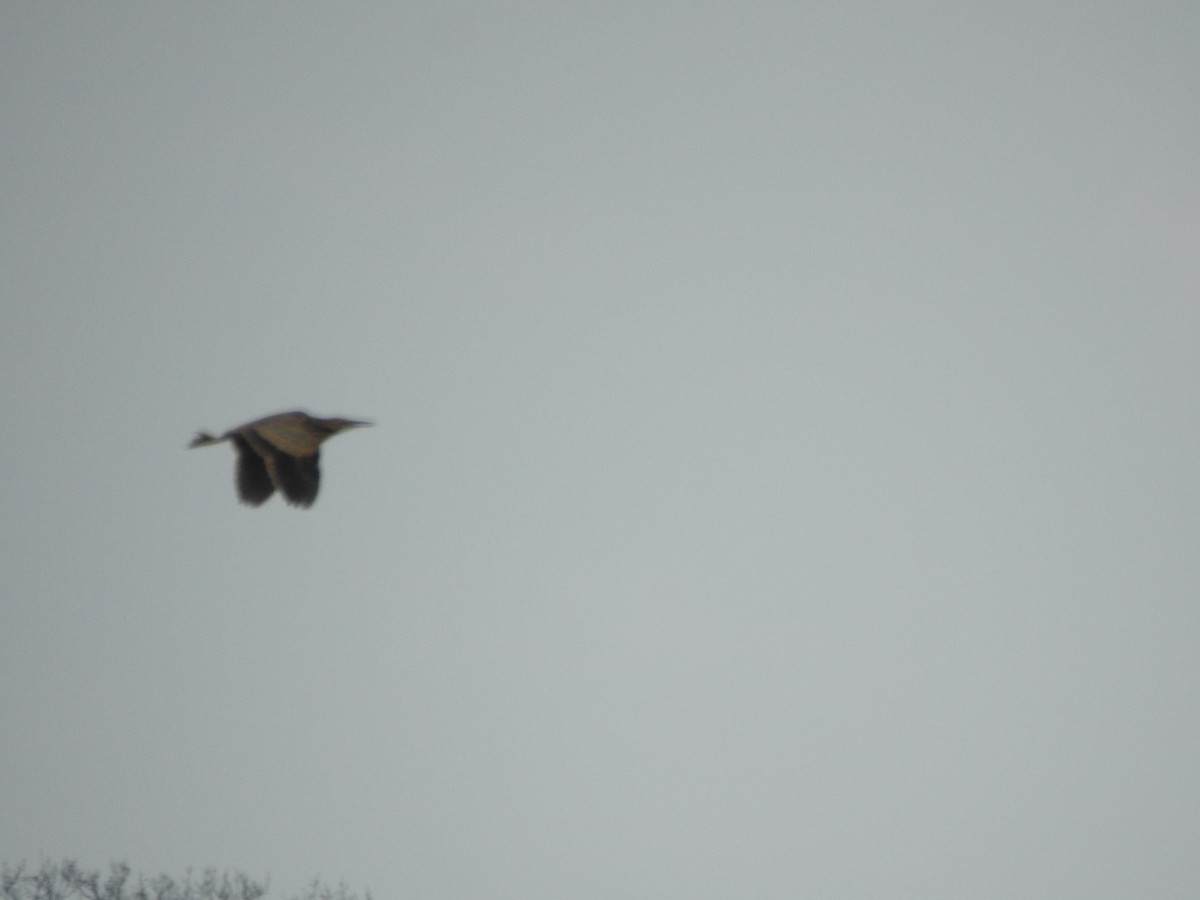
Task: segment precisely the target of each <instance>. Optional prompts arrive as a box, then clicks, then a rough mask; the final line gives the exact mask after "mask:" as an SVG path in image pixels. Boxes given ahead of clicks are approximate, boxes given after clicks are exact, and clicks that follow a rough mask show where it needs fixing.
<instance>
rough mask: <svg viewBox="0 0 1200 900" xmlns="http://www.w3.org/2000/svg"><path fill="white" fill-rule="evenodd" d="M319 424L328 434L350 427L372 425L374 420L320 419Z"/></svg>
mask: <svg viewBox="0 0 1200 900" xmlns="http://www.w3.org/2000/svg"><path fill="white" fill-rule="evenodd" d="M320 421H321V426H322V428H324V429H325V430H326V431H328V432H329V434H330V435H334V434H337V433H338V432H339V431H346V430H347V429H350V428H364V427H366V426H367V425H374V424H375V423H374V422H367V421H365V420H363V419H339V418H333V419H321V420H320Z"/></svg>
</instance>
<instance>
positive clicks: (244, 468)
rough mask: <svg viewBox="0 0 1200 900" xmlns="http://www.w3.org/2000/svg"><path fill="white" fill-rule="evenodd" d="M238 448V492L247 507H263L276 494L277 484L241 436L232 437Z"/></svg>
mask: <svg viewBox="0 0 1200 900" xmlns="http://www.w3.org/2000/svg"><path fill="white" fill-rule="evenodd" d="M230 439H231V440H232V441H233V445H234V447H236V448H237V454H238V462H237V492H238V497H239V498H241V501H242V502H243V503H245V504H246V505H247V506H262V505H263V504H264V503H266V502H267V500H268V499H270V497H271V495H272V494H273V493H275V483H274V482H273V481H272V480H271V476H270V474H269V473H268V472H267V466H266V464H265V463H264V462H263V458H262V457H261V456H259V454H258V453H257V452H256V451H255V449H254V448H253V447H252V446H250V442H249V441H247V440H246V439H245V438H244V437H242V436H241V435H240V434H232V435H230Z"/></svg>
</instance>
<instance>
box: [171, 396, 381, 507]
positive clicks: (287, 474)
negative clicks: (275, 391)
mask: <svg viewBox="0 0 1200 900" xmlns="http://www.w3.org/2000/svg"><path fill="white" fill-rule="evenodd" d="M370 424H371V423H370V422H360V421H357V420H355V419H336V418H335V419H318V418H316V417H315V416H310V415H309V414H308V413H305V412H301V411H300V410H296V411H295V412H285V413H276V414H275V415H273V416H267V417H266V418H263V419H255V420H254V421H253V422H247V423H246V424H245V425H239V426H238V427H237V428H231V429H230V430H229V431H227V432H225V433H224V434H223V435H221V436H220V437H213V436H212V435H211V434H208V433H206V432H203V431H200V432H197V433H196V437H195V438H194V439H193V440H192V442H191V443H190V444H189V445H188V446H189V447H207V446H208V445H209V444H219V443H220V442H221V441H232V442H233V446H234V448H235V449H236V450H237V454H238V462H237V492H238V497H239V498H241V501H242V502H243V503H245V504H247V505H248V506H261V505H262V504H263V503H265V502H266V501H267V500H268V499H269V498H270V496H271V495H272V494H273V493H275V489H276V488H278V489H279V493H281V494H283V499H284V500H286V501H287V502H288V503H290V504H291V505H292V506H303V507H309V506H312V505H313V502H314V501H315V500H316V499H317V488H319V487H320V484H321V468H320V465H319V461H320V456H321V451H320V447H321V442H322V441H325V440H327V439H329V438H331V437H333V436H334V435H335V434H337V433H338V432H339V431H345V430H346V429H347V428H357V427H358V426H360V425H370Z"/></svg>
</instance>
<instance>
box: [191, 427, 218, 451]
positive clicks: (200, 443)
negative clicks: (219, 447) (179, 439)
mask: <svg viewBox="0 0 1200 900" xmlns="http://www.w3.org/2000/svg"><path fill="white" fill-rule="evenodd" d="M223 440H225V438H223V437H213V436H212V435H211V434H209V433H208V432H207V431H197V432H196V436H195V437H194V438H192V442H191V443H190V444H188V448H189V449H190V448H192V447H207V446H208V445H209V444H219V443H221V441H223Z"/></svg>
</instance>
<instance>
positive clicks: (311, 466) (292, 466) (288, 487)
mask: <svg viewBox="0 0 1200 900" xmlns="http://www.w3.org/2000/svg"><path fill="white" fill-rule="evenodd" d="M320 459H321V454H320V453H312V454H309V455H308V456H291V455H289V454H287V453H281V452H279V451H276V452H275V453H272V454H271V455H270V456H268V457H267V459H266V463H267V469H268V471H269V472H270V473H271V475H272V477H273V478H274V479H275V484H276V486H278V488H279V490H280V492H281V493H282V494H283V497H284V499H285V500H287V502H288V503H290V504H291V505H292V506H304V507H308V506H312V505H313V503H315V502H316V499H317V490H318V488H320V486H321V466H320Z"/></svg>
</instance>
